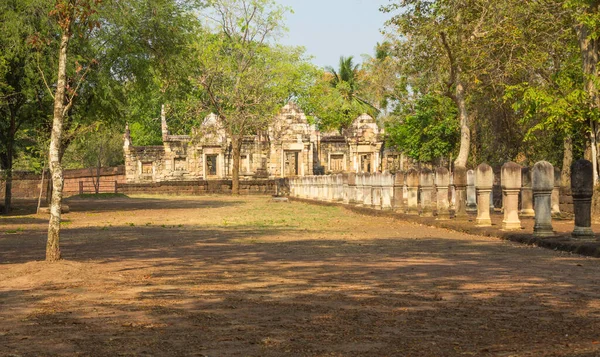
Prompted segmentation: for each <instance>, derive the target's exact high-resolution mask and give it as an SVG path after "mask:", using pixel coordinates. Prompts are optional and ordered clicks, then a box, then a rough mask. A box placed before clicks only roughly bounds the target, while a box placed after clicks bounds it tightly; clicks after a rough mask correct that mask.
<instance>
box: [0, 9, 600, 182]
mask: <svg viewBox="0 0 600 357" xmlns="http://www.w3.org/2000/svg"><path fill="white" fill-rule="evenodd" d="M246 3H248V4H250V3H252V1H246ZM256 3H257V4H259V5H260V6H262V7H263V8H265V9H267V10H269V9H272V10H276V11H278V13H284V12H285V11H286V9H282V8H279V7H277V6H276V5H274V4H272V3H271V2H269V1H266V0H265V1H256ZM219 4H221V5H223V4H225V5H228V6H232V5H236V4H237V5H239V4H242V2H241V1H229V2H226V1H208V2H202V3H200V2H196V1H174V0H151V1H137V0H129V1H120V2H112V1H106V6H104V7H102V9H103V11H106V13H101V14H100V15H101V17H102V21H101V23H100V27H99V29H98V30H97V31H95V32H94V33H93V34H92V35H90V36H82V37H75V38H74V40H73V41H74V42H73V44H72V45H71V47H70V53H71V58H72V59H73V60H72V61H71V62H70V63H69V74H70V76H71V77H72V78H76V77H77V74H78V73H81V71H82V70H86V69H87V68H89V72H88V73H87V75H86V78H85V80H84V81H83V82H82V83H83V84H82V85H81V87H80V88H79V89H78V93H77V96H76V99H75V101H76V104H75V105H74V106H73V108H72V110H71V111H70V112H69V113H68V121H67V124H66V132H67V135H66V139H65V142H64V145H63V147H64V155H65V156H64V160H65V164H66V166H67V167H84V166H89V165H90V164H91V163H93V162H95V163H98V162H99V161H102V165H112V164H116V163H119V162H121V160H122V156H121V155H120V152H121V151H120V150H121V146H120V145H119V143H120V140H121V136H122V131H123V128H124V125H125V122H126V121H128V122H129V124H130V128H131V133H132V137H133V140H134V142H135V143H136V145H152V144H160V143H161V132H160V119H159V116H160V106H161V104H163V103H166V104H168V105H167V116H168V118H169V124H170V127H171V131H172V132H173V133H185V134H189V133H190V131H191V128H192V127H194V126H198V124H199V120H201V119H202V118H204V116H205V115H206V114H207V113H208V112H209V111H214V110H213V109H214V108H211V105H204V104H202V103H209V102H210V98H208V97H207V95H208V91H207V90H206V87H203V86H202V80H203V78H204V77H203V76H204V75H205V74H206V73H208V69H209V66H205V67H204V68H205V70H202V67H199V66H197V64H198V61H199V60H204V62H205V64H206V59H207V58H204V59H203V58H202V57H201V56H202V54H203V53H207V52H206V51H204V50H206V49H207V48H210V46H217V45H219V46H220V47H215V48H213V49H212V51H213V52H212V53H213V54H214V55H215V56H217V55H218V56H220V58H221V59H223V58H227V56H229V55H231V56H234V53H236V52H235V51H238V50H240V48H239V46H246V49H248V48H251V47H252V46H254V45H255V44H254V43H252V42H248V43H246V45H243V43H241V42H237V43H236V44H232V43H230V44H229V45H228V46H229V47H227V46H221V45H222V44H223V43H218V41H212V40H211V39H213V40H214V39H219V37H218V36H219V35H218V34H219V33H220V30H216V28H215V27H214V26H213V27H212V28H209V27H208V26H207V25H206V21H205V20H206V19H205V18H204V17H203V15H204V14H208V13H209V12H210V11H211V9H213V8H214V6H217V5H219ZM591 5H594V4H591ZM591 5H590V2H589V1H588V2H586V1H578V0H570V1H567V2H564V1H558V0H549V1H545V2H523V1H517V0H502V1H495V2H488V1H483V0H470V1H467V2H464V1H456V0H448V1H434V2H429V1H422V0H402V1H396V2H393V3H392V4H391V5H389V6H387V7H386V9H385V10H386V11H388V12H389V14H390V21H389V23H388V24H387V27H386V32H387V41H386V42H385V43H382V44H377V46H376V47H375V54H374V56H373V57H368V58H365V59H364V61H363V63H362V65H360V66H357V65H356V64H355V63H354V62H353V59H352V58H341V60H340V64H339V66H338V68H333V67H332V68H327V69H319V68H314V67H312V66H311V65H309V63H308V62H307V61H306V58H305V56H303V54H302V51H301V49H297V48H295V49H294V48H283V47H281V46H277V45H276V43H277V36H273V39H272V40H271V41H269V42H268V43H263V44H261V46H263V47H262V48H263V49H265V50H267V49H268V50H269V51H270V52H271V54H270V55H269V57H265V58H264V60H265V61H264V62H263V63H266V61H267V60H273V59H274V58H280V57H282V56H279V55H276V54H275V53H276V51H284V52H285V53H287V54H293V55H294V56H295V59H294V61H289V62H287V63H286V64H285V67H284V68H283V69H281V68H280V70H281V71H284V72H280V74H282V75H292V76H296V77H295V80H294V81H291V82H290V83H292V82H293V83H294V86H287V87H286V88H284V91H285V93H283V94H282V93H279V95H278V99H277V100H278V101H280V103H279V105H281V106H282V105H283V104H285V101H286V100H287V99H290V98H291V99H294V100H296V101H297V102H298V103H299V104H300V106H301V107H302V108H303V109H304V110H305V111H306V112H307V114H308V115H309V116H310V117H311V118H312V120H314V121H315V122H316V123H318V124H319V125H320V126H321V128H322V129H326V130H340V129H341V128H344V127H345V126H347V125H348V123H349V120H352V119H353V118H355V117H356V116H357V115H358V114H360V113H362V112H369V113H370V114H372V115H378V116H379V117H378V120H379V122H380V124H381V126H382V127H385V128H386V130H387V133H388V144H389V145H395V146H397V148H398V149H400V150H402V151H404V152H405V153H406V155H408V156H410V157H412V158H413V159H415V160H418V161H423V162H440V161H445V160H452V159H454V158H456V156H457V154H458V148H459V144H460V136H459V133H460V121H459V120H458V119H459V114H460V110H459V106H458V104H457V100H456V98H455V97H456V95H455V93H456V88H457V85H458V84H461V85H462V86H463V87H464V89H465V93H464V98H463V102H462V103H463V104H464V106H465V108H466V110H467V111H466V113H467V114H468V118H467V119H468V127H469V129H470V134H471V142H470V145H469V163H470V164H475V163H479V162H482V161H487V162H488V163H490V164H492V165H493V164H499V163H502V162H505V161H507V160H515V161H519V162H522V163H525V164H527V163H532V162H535V161H536V160H539V159H542V158H544V159H547V160H549V161H550V162H552V163H553V164H555V165H561V164H562V163H563V161H564V160H569V158H568V155H567V156H565V150H566V152H567V154H568V153H569V152H572V155H573V156H575V157H580V156H582V155H583V154H584V152H585V151H586V149H587V151H588V156H589V152H590V151H591V147H590V145H589V142H590V140H589V139H590V120H591V121H592V122H593V123H596V121H597V120H598V105H597V101H596V99H595V92H594V90H593V88H592V89H590V85H588V86H587V87H586V84H588V82H590V81H591V82H592V84H593V83H595V81H597V78H598V76H597V75H596V73H592V75H590V74H589V71H588V72H585V71H584V68H583V67H582V61H583V59H582V56H583V54H582V53H583V52H582V50H581V48H580V44H581V41H580V38H578V37H577V35H576V32H577V31H573V29H576V30H581V29H582V28H587V30H588V35H587V38H589V39H592V40H594V39H595V38H597V37H598V36H596V33H597V29H596V28H595V26H596V25H595V24H596V23H599V22H598V21H595V20H597V19H598V18H599V16H598V13H597V7H594V6H591ZM52 6H53V4H52V3H51V2H47V1H41V0H22V1H16V0H14V1H5V2H2V5H0V16H2V18H3V20H4V21H2V25H1V26H2V33H3V35H2V38H0V41H2V48H3V49H6V50H3V51H2V54H0V57H1V59H0V90H1V95H0V98H1V99H0V113H1V114H0V115H1V116H2V118H1V121H0V135H1V136H2V140H1V143H2V147H1V149H0V151H1V153H0V154H1V155H0V156H2V157H3V159H2V160H1V164H2V168H3V169H10V165H12V163H11V162H10V160H8V158H7V155H9V156H10V155H12V156H14V157H16V158H17V159H16V161H15V162H14V165H15V168H17V169H26V170H36V171H40V170H41V169H42V168H43V167H44V165H45V163H44V162H45V157H46V155H47V149H46V147H47V143H48V137H49V123H50V119H51V110H52V109H51V102H52V99H51V97H50V95H49V91H48V89H47V88H46V84H47V85H48V86H49V87H50V88H53V86H54V84H53V83H55V81H56V78H55V73H54V68H55V64H56V59H55V53H56V46H57V45H56V43H55V41H53V38H54V37H53V36H54V34H56V24H53V23H52V21H51V20H50V19H49V17H48V16H47V14H48V13H49V12H50V11H51V10H52ZM34 15H35V16H34ZM198 15H199V16H198ZM440 19H443V21H441V22H440ZM274 21H275V22H274V23H273V24H274V25H276V26H277V28H282V27H283V26H284V21H285V20H284V16H281V17H278V18H277V19H275V20H274ZM498 23H502V24H503V25H502V26H498V25H497V24H498ZM382 25H383V24H382ZM239 29H240V30H244V28H243V25H242V26H241V27H239ZM211 36H212V37H211ZM584 38H585V36H584ZM594 41H595V40H594ZM374 45H375V44H374ZM236 46H238V47H236ZM240 53H241V52H240V51H238V52H237V54H238V55H239V54H240ZM265 53H266V51H265ZM277 63H280V62H277ZM192 70H195V71H196V72H193V71H192ZM453 70H454V72H455V73H452V72H453ZM299 73H301V74H302V76H299V75H298V74H299ZM42 74H43V76H42ZM453 75H454V77H453ZM279 77H281V76H279ZM219 80H221V82H220V83H221V84H223V83H225V82H223V80H224V79H223V78H221V79H219ZM44 82H46V83H44ZM71 85H72V86H75V85H76V81H75V80H73V81H72V82H71ZM262 86H263V88H265V85H264V84H262ZM267 87H268V85H267ZM218 100H221V101H222V104H223V105H229V104H230V103H225V102H223V101H224V99H223V97H222V96H221V97H220V98H218ZM214 105H215V103H213V106H214ZM271 114H272V113H271V112H270V111H269V112H268V113H265V115H264V116H263V119H268V118H269V115H271ZM253 120H254V119H253ZM15 121H16V123H17V125H16V127H17V129H18V130H15V126H11V123H12V122H15ZM255 130H257V128H253V129H251V131H255ZM9 145H12V147H9ZM99 153H102V154H101V155H100V156H105V157H104V158H100V160H98V155H99Z"/></svg>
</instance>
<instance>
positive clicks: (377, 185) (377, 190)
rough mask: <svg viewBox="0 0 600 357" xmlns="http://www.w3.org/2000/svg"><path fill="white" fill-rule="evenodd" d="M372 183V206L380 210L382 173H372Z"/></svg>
mask: <svg viewBox="0 0 600 357" xmlns="http://www.w3.org/2000/svg"><path fill="white" fill-rule="evenodd" d="M371 180H372V181H371V184H372V189H371V192H372V196H371V197H372V198H371V208H373V209H376V210H380V209H381V191H382V186H381V174H380V173H379V172H376V173H374V174H371Z"/></svg>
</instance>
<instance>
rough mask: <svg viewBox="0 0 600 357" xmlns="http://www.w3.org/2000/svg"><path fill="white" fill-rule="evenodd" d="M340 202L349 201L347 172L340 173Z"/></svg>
mask: <svg viewBox="0 0 600 357" xmlns="http://www.w3.org/2000/svg"><path fill="white" fill-rule="evenodd" d="M342 203H343V204H345V205H347V204H349V203H350V185H349V183H348V174H342Z"/></svg>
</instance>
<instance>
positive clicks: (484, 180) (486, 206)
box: [475, 164, 494, 227]
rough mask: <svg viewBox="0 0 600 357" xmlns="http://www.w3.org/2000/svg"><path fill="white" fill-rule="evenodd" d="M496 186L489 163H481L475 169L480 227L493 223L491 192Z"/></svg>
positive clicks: (478, 223) (477, 220) (477, 222)
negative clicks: (491, 216)
mask: <svg viewBox="0 0 600 357" xmlns="http://www.w3.org/2000/svg"><path fill="white" fill-rule="evenodd" d="M493 187H494V171H493V170H492V167H491V166H490V165H488V164H480V165H479V166H477V170H476V171H475V188H476V190H477V219H476V220H475V224H476V225H477V226H478V227H489V226H491V225H492V219H491V218H490V202H489V201H490V197H491V195H490V192H492V188H493Z"/></svg>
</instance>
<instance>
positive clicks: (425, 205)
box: [419, 169, 433, 217]
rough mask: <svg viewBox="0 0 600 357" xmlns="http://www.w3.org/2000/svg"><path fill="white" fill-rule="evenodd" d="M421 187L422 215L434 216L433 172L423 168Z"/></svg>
mask: <svg viewBox="0 0 600 357" xmlns="http://www.w3.org/2000/svg"><path fill="white" fill-rule="evenodd" d="M419 189H420V191H421V216H423V217H433V202H432V201H433V200H432V199H431V198H432V194H433V172H431V170H429V169H422V170H421V173H420V175H419Z"/></svg>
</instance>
